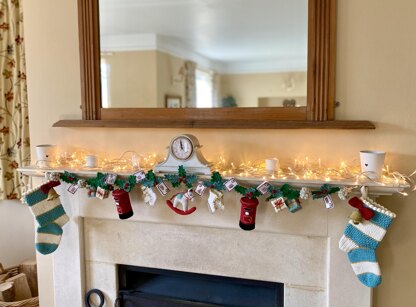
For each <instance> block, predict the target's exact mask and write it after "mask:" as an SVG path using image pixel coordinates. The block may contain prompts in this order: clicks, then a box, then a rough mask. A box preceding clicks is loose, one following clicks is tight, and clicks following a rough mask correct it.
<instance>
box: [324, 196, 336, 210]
mask: <svg viewBox="0 0 416 307" xmlns="http://www.w3.org/2000/svg"><path fill="white" fill-rule="evenodd" d="M324 203H325V207H326V208H327V209H333V208H334V207H335V204H334V201H333V200H332V197H331V195H327V196H325V197H324Z"/></svg>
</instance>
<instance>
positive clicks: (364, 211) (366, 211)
mask: <svg viewBox="0 0 416 307" xmlns="http://www.w3.org/2000/svg"><path fill="white" fill-rule="evenodd" d="M348 203H349V204H350V205H351V206H352V207H354V208H356V209H358V210H359V211H360V213H361V216H362V217H363V218H364V219H366V220H367V221H368V220H370V219H371V218H372V217H373V216H374V211H373V210H371V209H370V208H367V207H365V206H364V203H363V202H362V201H361V199H359V198H358V197H353V198H351V199H350V200H349V201H348Z"/></svg>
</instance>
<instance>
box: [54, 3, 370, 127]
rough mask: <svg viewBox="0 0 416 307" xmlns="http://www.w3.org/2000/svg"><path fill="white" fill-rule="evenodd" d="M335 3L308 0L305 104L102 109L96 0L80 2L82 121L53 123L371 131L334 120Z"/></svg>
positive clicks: (363, 123)
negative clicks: (255, 106) (246, 106)
mask: <svg viewBox="0 0 416 307" xmlns="http://www.w3.org/2000/svg"><path fill="white" fill-rule="evenodd" d="M336 4H337V2H336V0H309V2H308V16H309V17H308V71H307V106H306V107H296V108H284V107H279V108H273V107H271V108H212V109H196V108H181V109H160V108H110V109H105V108H102V107H101V78H100V22H99V0H78V10H79V12H78V13H79V17H78V18H79V35H80V59H81V89H82V119H83V120H82V121H59V122H57V123H56V124H55V125H54V126H58V127H62V126H65V127H68V126H89V127H149V128H173V127H182V128H354V129H373V128H374V126H373V125H372V124H371V123H370V122H367V121H334V107H335V55H336Z"/></svg>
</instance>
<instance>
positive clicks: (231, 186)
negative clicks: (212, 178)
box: [224, 178, 238, 192]
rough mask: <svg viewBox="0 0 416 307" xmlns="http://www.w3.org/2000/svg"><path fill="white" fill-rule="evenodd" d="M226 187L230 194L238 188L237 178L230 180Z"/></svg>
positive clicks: (225, 183) (225, 184)
mask: <svg viewBox="0 0 416 307" xmlns="http://www.w3.org/2000/svg"><path fill="white" fill-rule="evenodd" d="M224 186H225V187H226V188H227V190H228V192H231V191H232V190H234V189H235V187H236V186H238V183H237V181H236V180H235V178H231V179H230V180H228V181H226V182H224Z"/></svg>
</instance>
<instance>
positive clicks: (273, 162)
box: [265, 158, 279, 174]
mask: <svg viewBox="0 0 416 307" xmlns="http://www.w3.org/2000/svg"><path fill="white" fill-rule="evenodd" d="M265 169H266V173H267V174H274V173H275V172H276V170H278V169H279V159H277V158H272V159H266V167H265Z"/></svg>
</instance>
